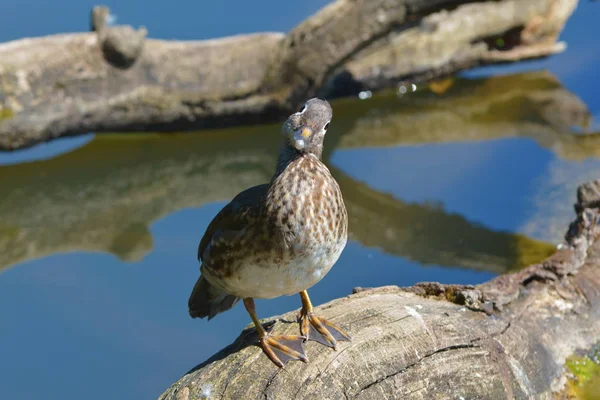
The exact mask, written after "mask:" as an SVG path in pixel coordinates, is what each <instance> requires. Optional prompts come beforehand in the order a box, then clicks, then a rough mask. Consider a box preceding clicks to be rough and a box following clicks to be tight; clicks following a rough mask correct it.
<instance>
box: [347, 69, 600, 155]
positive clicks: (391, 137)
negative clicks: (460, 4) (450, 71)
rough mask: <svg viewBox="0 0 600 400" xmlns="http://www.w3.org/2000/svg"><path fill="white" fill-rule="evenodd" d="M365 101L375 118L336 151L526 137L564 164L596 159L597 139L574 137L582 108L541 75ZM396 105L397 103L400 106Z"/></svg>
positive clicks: (583, 117) (583, 120)
mask: <svg viewBox="0 0 600 400" xmlns="http://www.w3.org/2000/svg"><path fill="white" fill-rule="evenodd" d="M370 101H371V107H373V108H376V109H377V112H372V113H371V114H370V115H365V116H362V117H361V118H360V119H359V120H358V121H357V122H356V123H355V124H354V125H353V126H352V127H351V128H349V129H348V130H347V131H345V132H344V134H343V136H342V138H341V139H340V142H339V147H342V148H344V147H371V146H395V145H412V144H423V143H444V142H457V141H458V142H460V141H473V140H487V139H495V138H503V137H513V136H526V137H532V138H534V139H536V140H537V141H538V142H539V143H540V144H541V145H543V146H544V147H547V148H550V149H552V150H553V151H555V152H556V153H557V155H559V156H561V157H564V158H568V159H582V158H586V157H595V156H597V155H598V152H599V151H598V148H600V147H599V146H595V145H593V144H595V143H600V136H599V135H580V134H576V132H575V131H574V129H576V128H579V129H580V130H585V129H587V127H588V126H589V123H590V121H591V114H590V112H589V110H588V108H587V106H586V105H585V104H584V103H583V102H582V101H581V100H580V99H579V98H577V97H576V96H575V95H574V94H572V93H570V92H569V91H567V90H566V89H565V88H563V87H562V86H561V85H560V83H559V82H558V81H557V80H556V78H555V77H554V76H552V75H551V74H550V73H547V72H529V73H523V74H516V75H506V76H500V77H494V78H489V79H473V80H469V79H460V80H457V82H456V83H455V84H454V86H452V87H451V88H450V90H448V92H447V93H445V94H444V95H442V96H437V95H434V94H433V93H431V92H430V91H428V90H423V91H420V92H415V93H413V94H411V95H410V96H407V97H406V98H405V100H397V99H396V98H395V96H394V95H389V96H378V97H376V98H373V99H371V100H370ZM400 101H401V103H400Z"/></svg>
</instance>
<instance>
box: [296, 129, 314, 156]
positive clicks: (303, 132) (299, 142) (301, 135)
mask: <svg viewBox="0 0 600 400" xmlns="http://www.w3.org/2000/svg"><path fill="white" fill-rule="evenodd" d="M312 133H313V132H312V129H310V128H309V127H308V126H303V127H302V128H300V129H298V130H296V131H294V137H293V142H294V147H295V148H296V150H303V149H304V148H305V147H306V144H307V143H308V138H309V137H310V136H311V135H312Z"/></svg>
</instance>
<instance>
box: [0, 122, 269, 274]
mask: <svg viewBox="0 0 600 400" xmlns="http://www.w3.org/2000/svg"><path fill="white" fill-rule="evenodd" d="M253 131H254V129H247V130H246V131H245V132H241V133H240V134H239V135H238V134H229V133H223V134H221V132H218V133H219V134H220V135H218V136H219V138H218V140H214V139H215V138H214V136H215V135H214V134H208V133H207V134H205V135H202V136H200V135H193V136H191V135H190V136H187V135H186V136H177V137H175V136H173V137H170V138H160V137H149V138H143V139H130V138H124V139H120V140H114V139H108V140H107V139H100V140H94V141H93V142H91V143H90V144H88V145H86V146H84V147H83V148H80V149H77V150H75V151H73V152H71V153H68V154H64V155H62V156H59V157H57V158H55V159H51V160H47V161H40V162H33V163H26V164H21V165H14V166H5V167H0V175H1V176H2V180H1V181H0V191H1V192H2V193H7V194H8V196H6V195H4V197H3V199H2V201H1V202H0V268H2V267H7V266H9V265H12V264H15V263H18V262H22V261H24V260H28V259H32V258H37V257H41V256H46V255H50V254H53V253H57V252H69V251H102V252H109V253H113V254H115V255H117V256H119V257H120V258H122V259H126V260H137V259H139V258H141V257H142V256H143V255H145V254H146V253H147V252H148V251H149V250H150V249H151V248H152V238H151V235H150V233H149V231H148V226H149V225H150V224H151V223H152V222H153V221H156V220H157V219H159V218H161V217H164V216H166V215H168V214H171V213H173V212H175V211H177V210H180V209H183V208H186V207H197V206H200V205H203V204H207V203H210V202H214V201H225V200H228V199H230V198H231V197H233V196H234V195H235V194H237V192H239V190H241V189H242V188H245V187H248V186H252V185H255V184H258V183H263V182H265V181H267V180H268V179H269V178H270V176H271V170H272V168H273V166H274V165H275V156H274V154H275V153H276V151H277V143H272V142H273V140H272V139H273V138H272V136H270V135H269V136H265V135H261V134H253ZM224 182H227V184H224ZM198 229H199V230H200V229H202V228H201V227H199V228H198ZM200 234H201V232H198V235H200Z"/></svg>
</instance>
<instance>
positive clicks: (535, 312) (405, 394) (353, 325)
mask: <svg viewBox="0 0 600 400" xmlns="http://www.w3.org/2000/svg"><path fill="white" fill-rule="evenodd" d="M578 197H579V199H578V200H579V201H578V203H577V205H576V209H577V210H578V215H577V219H576V220H575V221H574V222H573V223H572V224H571V226H570V227H569V230H568V233H567V234H566V236H565V242H564V243H563V245H562V247H560V249H559V250H558V251H557V252H556V253H555V254H553V255H552V256H550V257H549V258H548V259H546V260H545V261H544V262H542V263H539V264H535V265H531V266H530V267H527V268H525V269H523V270H522V271H519V272H516V273H513V274H506V275H501V276H499V277H497V278H495V279H493V280H491V281H490V282H487V283H485V284H482V285H478V286H461V285H441V284H438V283H422V284H417V285H415V286H413V287H408V288H399V287H391V286H390V287H381V288H376V289H360V288H357V289H355V290H354V292H355V293H354V294H352V295H350V296H348V297H346V298H342V299H338V300H334V301H332V302H330V303H327V304H325V305H323V306H321V307H319V308H318V312H320V313H321V314H323V315H324V316H325V317H327V318H329V319H331V320H333V321H334V322H335V323H337V324H340V325H341V326H343V327H345V328H347V330H348V331H349V333H350V334H351V335H352V337H353V341H352V342H350V343H348V342H344V343H343V344H340V345H339V348H338V351H333V350H331V349H329V348H326V347H324V346H321V345H319V344H317V343H315V342H309V343H308V344H307V346H306V347H307V354H308V356H309V359H310V361H309V363H308V364H304V363H301V362H292V363H289V364H288V365H287V366H286V367H285V368H284V369H279V368H277V367H276V366H274V365H272V364H271V363H270V361H268V360H267V358H266V357H264V355H263V354H262V352H261V350H260V348H258V347H257V346H252V345H251V343H253V342H254V341H255V340H256V336H255V335H254V333H253V331H252V329H248V330H246V331H244V332H243V333H242V334H241V335H240V337H239V338H238V339H237V340H236V341H235V342H234V343H233V344H232V345H230V346H229V347H227V348H225V349H223V350H222V351H220V352H219V353H217V354H215V355H214V356H213V357H212V358H211V359H209V360H207V361H206V362H204V363H202V364H201V365H199V366H198V367H196V368H194V369H193V370H192V371H190V372H188V373H187V374H186V375H185V376H183V377H182V378H181V379H180V380H179V381H177V382H176V383H175V384H173V385H172V386H171V387H170V388H169V389H167V390H166V392H165V393H163V395H162V396H161V397H160V399H161V400H188V399H273V400H275V399H286V400H288V399H377V400H379V399H400V398H402V399H528V398H536V399H550V398H555V397H553V396H557V394H558V393H561V392H562V391H563V389H564V385H565V382H566V370H565V368H564V363H565V359H566V357H568V356H569V355H571V354H572V353H574V352H575V351H576V350H578V349H589V348H591V347H592V346H593V345H594V344H595V343H598V342H599V341H600V240H599V235H600V223H599V221H600V210H599V209H598V208H597V207H598V206H599V205H600V181H594V182H591V183H589V184H586V185H584V186H582V187H580V189H579V193H578ZM588 207H589V208H588ZM295 315H296V311H294V312H290V313H288V314H285V315H283V316H281V317H278V318H275V319H274V320H273V322H274V326H273V329H274V330H275V331H276V332H277V333H287V334H295V333H296V332H297V330H298V327H297V324H296V323H294V322H293V321H294V318H295ZM190 348H191V349H193V346H191V347H190ZM192 351H193V350H192Z"/></svg>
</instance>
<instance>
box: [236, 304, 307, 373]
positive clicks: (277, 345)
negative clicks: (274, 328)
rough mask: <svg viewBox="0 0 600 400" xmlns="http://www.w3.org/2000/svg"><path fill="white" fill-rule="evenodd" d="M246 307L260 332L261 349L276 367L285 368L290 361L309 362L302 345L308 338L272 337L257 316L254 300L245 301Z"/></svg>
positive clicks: (294, 336) (293, 336) (292, 336)
mask: <svg viewBox="0 0 600 400" xmlns="http://www.w3.org/2000/svg"><path fill="white" fill-rule="evenodd" d="M244 306H245V307H246V311H248V314H250V318H252V322H254V326H255V327H256V331H257V332H258V341H259V343H260V347H262V349H263V351H264V352H265V354H266V355H267V357H269V359H270V360H271V361H273V362H274V363H275V365H277V366H278V367H283V365H284V364H285V363H286V362H287V361H289V360H300V361H304V362H308V358H307V357H306V353H304V347H303V345H302V343H303V342H304V341H305V340H306V338H304V337H302V336H296V335H271V334H269V333H267V331H265V328H263V326H262V325H261V324H260V321H259V320H258V317H257V316H256V308H255V306H254V300H253V299H251V298H247V299H244Z"/></svg>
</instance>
